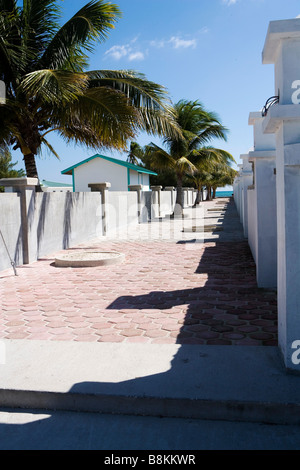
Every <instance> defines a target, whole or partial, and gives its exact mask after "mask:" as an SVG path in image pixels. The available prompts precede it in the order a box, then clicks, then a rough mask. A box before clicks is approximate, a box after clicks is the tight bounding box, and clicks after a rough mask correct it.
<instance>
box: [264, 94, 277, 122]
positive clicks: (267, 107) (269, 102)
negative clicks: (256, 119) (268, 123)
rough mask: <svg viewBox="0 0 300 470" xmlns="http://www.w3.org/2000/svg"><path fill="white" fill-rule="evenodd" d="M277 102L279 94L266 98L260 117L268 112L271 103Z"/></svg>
mask: <svg viewBox="0 0 300 470" xmlns="http://www.w3.org/2000/svg"><path fill="white" fill-rule="evenodd" d="M278 102H279V96H271V98H269V99H267V101H266V104H265V105H264V107H263V109H262V112H261V114H262V117H265V116H266V115H267V114H268V111H269V108H270V107H271V106H273V104H277V103H278Z"/></svg>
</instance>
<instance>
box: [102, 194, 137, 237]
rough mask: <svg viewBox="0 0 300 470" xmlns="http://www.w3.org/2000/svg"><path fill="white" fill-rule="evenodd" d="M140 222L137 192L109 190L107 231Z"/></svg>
mask: <svg viewBox="0 0 300 470" xmlns="http://www.w3.org/2000/svg"><path fill="white" fill-rule="evenodd" d="M138 223H139V220H138V194H137V192H136V191H133V192H126V191H124V192H123V191H108V197H107V233H108V234H109V233H111V232H113V231H115V230H116V229H118V228H122V227H126V226H131V225H133V224H136V225H137V224H138Z"/></svg>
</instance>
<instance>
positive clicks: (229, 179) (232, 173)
mask: <svg viewBox="0 0 300 470" xmlns="http://www.w3.org/2000/svg"><path fill="white" fill-rule="evenodd" d="M236 174H237V171H236V170H234V169H233V168H231V167H230V166H228V165H226V164H224V163H217V164H215V165H214V167H213V169H212V172H211V177H212V181H211V187H212V198H213V199H214V198H215V197H216V191H217V188H219V187H222V186H226V185H232V184H233V181H234V178H235V177H236Z"/></svg>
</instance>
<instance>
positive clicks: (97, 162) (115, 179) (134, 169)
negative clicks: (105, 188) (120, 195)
mask: <svg viewBox="0 0 300 470" xmlns="http://www.w3.org/2000/svg"><path fill="white" fill-rule="evenodd" d="M62 174H63V175H71V176H72V180H73V191H75V192H81V191H90V188H89V186H88V185H89V184H92V183H106V182H107V183H110V184H111V191H128V190H129V186H131V185H138V184H139V185H141V186H142V190H143V191H149V190H150V180H149V178H150V175H157V173H155V172H154V171H150V170H147V169H146V168H144V167H142V166H139V165H133V164H132V163H129V162H126V161H123V160H118V159H116V158H112V157H106V156H104V155H99V154H97V155H93V156H92V157H89V158H87V159H86V160H83V161H81V162H79V163H76V164H75V165H73V166H71V167H69V168H66V169H65V170H63V171H62Z"/></svg>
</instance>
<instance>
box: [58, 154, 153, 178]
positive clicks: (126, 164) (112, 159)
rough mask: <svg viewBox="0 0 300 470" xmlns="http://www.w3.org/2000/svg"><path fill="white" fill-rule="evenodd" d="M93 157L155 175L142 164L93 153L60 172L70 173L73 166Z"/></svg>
mask: <svg viewBox="0 0 300 470" xmlns="http://www.w3.org/2000/svg"><path fill="white" fill-rule="evenodd" d="M95 158H103V160H107V161H109V162H111V163H116V164H117V165H121V166H125V167H126V168H128V169H129V170H134V171H137V172H138V173H147V174H148V175H155V176H156V175H157V173H155V172H154V171H151V170H147V169H146V168H143V167H142V166H138V165H133V164H132V163H128V162H125V161H123V160H118V159H117V158H112V157H105V156H104V155H99V154H97V155H93V156H92V157H89V158H87V159H86V160H83V161H82V162H79V163H76V165H73V166H70V167H69V168H67V169H66V170H63V171H62V172H61V173H62V174H63V175H72V172H73V170H74V169H75V168H77V167H78V166H80V165H84V164H85V163H88V162H90V161H91V160H94V159H95Z"/></svg>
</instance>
